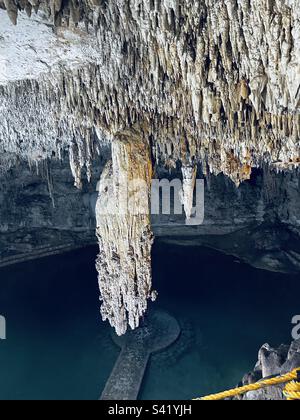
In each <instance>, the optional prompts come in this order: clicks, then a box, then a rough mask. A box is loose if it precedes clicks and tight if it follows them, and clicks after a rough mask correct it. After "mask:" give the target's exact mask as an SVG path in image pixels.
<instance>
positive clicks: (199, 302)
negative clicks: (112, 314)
mask: <svg viewBox="0 0 300 420" xmlns="http://www.w3.org/2000/svg"><path fill="white" fill-rule="evenodd" d="M96 254H97V247H90V248H85V249H83V250H78V251H74V252H71V253H68V254H65V255H58V256H52V257H49V258H44V259H41V260H36V261H31V262H26V263H23V264H19V265H16V266H11V267H7V268H3V269H1V270H0V277H1V285H0V313H1V314H2V315H5V317H6V320H7V340H5V341H0V368H1V375H0V399H1V400H5V399H10V400H15V399H23V400H27V399H35V400H36V399H43V400H45V399H51V400H52V399H53V400H69V399H71V400H77V399H79V400H82V399H83V400H84V399H87V400H96V399H98V398H99V397H100V395H101V392H102V390H103V388H104V386H105V383H106V381H107V379H108V377H109V375H110V373H111V370H112V368H113V366H114V363H115V361H116V359H117V357H118V354H119V349H118V348H117V347H116V345H115V344H113V341H112V339H111V328H110V327H109V326H108V325H107V324H105V323H102V321H101V319H100V316H99V299H98V296H99V291H98V283H97V274H96V271H95V269H94V260H95V258H96ZM153 281H154V287H155V288H156V289H157V290H158V292H159V297H158V300H157V302H156V303H154V304H151V308H152V309H153V308H160V309H163V310H165V311H167V312H169V313H170V314H172V315H173V316H174V317H175V318H176V319H177V320H178V322H179V323H180V325H181V327H182V333H181V336H180V337H179V339H178V342H177V343H175V344H174V345H172V346H171V347H170V348H169V349H167V350H166V353H165V354H164V352H162V353H161V354H157V355H155V356H154V357H153V358H152V359H151V361H150V363H149V365H148V369H147V372H146V375H145V377H144V381H143V385H142V389H141V392H140V399H143V400H146V399H158V400H160V399H161V400H164V399H187V400H188V399H191V398H193V397H197V396H200V395H204V394H207V393H211V392H217V391H219V390H223V389H225V388H228V387H232V386H235V385H236V384H237V383H238V382H239V381H240V380H241V378H242V377H243V375H244V373H245V372H247V371H249V370H251V369H253V366H254V364H255V363H256V360H257V358H256V355H257V351H258V349H259V348H260V347H261V345H262V344H263V343H265V342H268V343H270V344H271V345H273V346H278V345H280V344H281V343H289V342H290V341H291V329H292V326H291V319H292V317H293V316H294V315H295V314H296V313H298V312H299V300H298V296H299V292H300V283H299V276H296V275H284V274H279V273H271V272H268V271H263V270H257V269H254V268H252V267H250V266H248V265H246V264H244V263H241V262H240V261H237V260H236V259H235V258H233V257H231V256H226V255H223V254H220V253H218V252H216V251H214V250H211V249H207V248H200V247H193V246H177V245H170V244H165V243H164V242H161V241H157V242H156V243H155V246H154V249H153Z"/></svg>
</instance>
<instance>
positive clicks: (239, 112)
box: [0, 0, 300, 185]
mask: <svg viewBox="0 0 300 420" xmlns="http://www.w3.org/2000/svg"><path fill="white" fill-rule="evenodd" d="M0 3H1V0H0ZM2 3H3V1H2ZM19 3H20V4H21V2H19ZM19 3H18V4H19ZM23 3H24V4H25V3H26V2H23ZM31 3H32V1H31ZM43 3H49V4H50V2H46V1H45V2H41V4H43ZM58 3H59V2H58ZM73 3H74V4H75V3H76V2H73ZM78 3H79V2H78ZM51 4H52V3H51ZM70 4H71V2H70V1H69V2H63V3H62V6H61V9H60V13H63V14H67V9H68V7H69V6H68V5H70ZM76 4H77V3H76ZM80 4H81V6H80V7H81V9H80V10H81V11H82V12H81V14H80V16H81V17H80V19H81V20H84V19H85V18H88V19H89V20H90V21H92V22H93V25H94V27H95V29H96V33H97V39H98V41H99V44H100V45H101V50H100V51H99V57H98V59H99V62H98V64H97V65H96V64H95V65H89V66H88V67H85V68H84V69H79V70H78V72H75V74H74V73H73V72H71V73H68V74H64V75H62V76H61V75H59V76H58V78H57V80H55V81H53V80H51V84H49V86H47V85H46V82H41V83H40V85H39V89H38V92H30V95H32V97H34V98H35V106H34V109H35V113H36V116H35V120H36V121H38V120H39V118H38V113H39V107H40V109H42V110H43V109H47V106H48V102H51V103H52V105H53V102H54V100H53V99H52V97H53V96H55V98H56V104H57V105H56V106H57V111H56V110H55V113H56V114H57V115H58V118H59V119H60V121H61V120H62V119H67V118H68V116H69V115H72V116H74V118H72V121H71V122H72V131H73V132H74V133H76V124H77V125H78V126H79V127H81V126H82V125H87V126H89V127H93V126H97V127H100V128H101V129H103V130H104V131H105V132H107V133H108V134H109V135H111V134H113V133H115V132H118V131H120V130H124V129H125V128H126V127H131V126H133V125H140V126H142V127H145V129H146V130H147V136H148V137H149V138H151V139H152V142H151V143H152V145H153V152H154V156H155V157H156V158H157V159H158V160H160V161H161V162H163V163H164V164H166V165H167V166H170V167H172V166H175V165H176V162H177V161H178V160H184V159H185V156H186V154H188V155H189V157H191V158H192V159H195V160H200V161H202V162H205V163H206V164H207V167H208V168H209V171H211V172H213V173H215V174H217V173H219V172H223V173H224V174H225V175H228V176H229V177H231V178H232V180H233V181H234V182H235V183H236V184H237V185H239V184H240V183H241V182H242V181H243V180H245V179H248V178H249V177H250V175H251V167H253V166H259V165H260V164H261V162H262V161H264V162H267V163H269V164H270V165H273V166H275V167H276V168H278V169H279V170H281V169H288V168H293V167H295V166H298V165H299V162H300V141H299V139H300V113H299V111H300V108H299V101H300V89H299V72H300V62H299V48H300V44H299V43H300V38H299V37H298V36H297V34H298V33H300V11H299V8H297V7H296V6H297V1H296V0H289V1H287V0H283V1H282V0H280V1H279V0H274V1H272V2H270V1H269V0H253V1H251V2H247V1H245V2H237V1H236V0H220V1H218V2H216V1H213V0H193V1H190V0H185V1H181V0H161V1H154V2H149V1H146V0H145V1H141V0H131V1H130V2H120V1H117V0H114V1H112V2H105V1H103V2H101V4H98V3H97V2H92V1H91V2H89V1H83V2H80ZM78 7H79V6H78ZM90 15H92V17H90ZM253 28H256V30H255V31H253ZM19 90H20V89H19ZM0 94H1V92H0ZM18 94H19V92H18ZM7 109H8V110H9V104H8V106H7ZM24 112H25V113H26V112H29V111H27V109H25V110H24V107H23V108H22V110H20V112H19V113H18V115H19V114H20V113H24ZM12 115H13V113H12V112H11V111H10V110H9V115H8V116H7V117H6V118H8V119H9V118H11V116H12ZM27 120H29V119H28V118H27ZM42 121H43V122H44V121H45V116H44V115H43V119H42ZM0 122H1V115H0ZM33 124H34V123H33ZM12 125H13V124H12V123H11V122H9V124H8V125H7V126H8V127H9V126H12ZM65 125H66V126H67V125H69V122H68V123H67V124H65ZM2 126H3V125H2ZM37 126H38V127H39V128H38V129H37V130H35V131H36V132H37V135H40V133H41V127H43V126H45V124H37ZM32 128H34V127H32V124H31V128H30V130H28V133H29V134H30V136H28V139H27V138H25V137H23V139H22V142H23V144H25V143H27V141H28V142H30V141H31V140H30V138H33V137H34V136H32V132H31V131H32ZM67 128H69V127H67ZM1 130H2V129H1V127H0V141H1V142H2V141H3V140H2V139H4V141H6V140H5V139H9V144H14V141H13V139H12V138H11V137H12V136H16V134H15V133H12V132H10V133H6V132H5V129H3V131H4V132H5V133H4V134H5V135H4V136H3V137H2V136H1ZM6 131H7V130H6ZM45 131H46V130H45ZM48 131H49V130H48ZM58 134H60V133H58ZM25 136H26V133H25ZM47 136H48V133H47ZM47 136H46V134H45V136H44V137H45V138H46V137H47ZM57 138H60V135H58V136H57ZM17 141H18V140H17ZM18 146H19V145H17V146H16V148H17V147H18ZM8 147H10V145H8ZM19 148H20V147H19ZM81 149H82V148H81V146H79V151H80V150H81ZM72 153H73V150H72ZM78 155H79V154H78V153H77V150H76V147H75V149H74V153H73V154H71V157H72V159H71V161H72V169H73V173H74V175H75V178H76V184H78V185H80V181H79V180H78V173H79V169H80V168H79V167H80V166H81V165H82V159H81V157H79V158H77V157H76V156H78ZM73 157H74V159H73ZM76 162H77V163H76ZM78 162H79V163H80V164H79V166H78Z"/></svg>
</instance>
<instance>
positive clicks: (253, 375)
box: [241, 340, 300, 400]
mask: <svg viewBox="0 0 300 420" xmlns="http://www.w3.org/2000/svg"><path fill="white" fill-rule="evenodd" d="M299 366H300V340H296V341H294V342H292V344H291V345H290V346H288V345H281V346H280V347H279V348H277V349H274V348H272V347H271V346H270V345H269V344H264V345H263V346H262V348H261V349H260V350H259V354H258V362H257V364H256V366H255V369H254V370H253V371H252V372H250V373H248V374H247V375H245V377H244V378H243V380H242V383H241V385H249V384H251V383H254V382H257V381H259V380H261V379H265V378H269V377H272V376H277V375H284V374H285V373H288V372H290V371H291V370H294V369H296V368H297V367H299ZM283 389H284V385H279V386H272V387H268V388H265V389H262V390H258V391H251V392H248V393H247V394H246V395H244V396H243V397H242V399H243V400H284V399H285V397H284V396H283V393H282V391H283Z"/></svg>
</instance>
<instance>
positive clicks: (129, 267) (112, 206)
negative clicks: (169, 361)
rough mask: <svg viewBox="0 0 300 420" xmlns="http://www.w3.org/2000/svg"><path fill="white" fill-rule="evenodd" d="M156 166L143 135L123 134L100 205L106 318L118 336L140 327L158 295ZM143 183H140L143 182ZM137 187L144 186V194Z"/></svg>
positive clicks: (114, 151) (101, 277)
mask: <svg viewBox="0 0 300 420" xmlns="http://www.w3.org/2000/svg"><path fill="white" fill-rule="evenodd" d="M151 180H152V162H151V157H150V148H149V147H148V145H147V143H146V142H145V141H144V139H143V138H141V137H139V133H138V134H135V133H134V132H132V131H130V132H123V133H120V134H118V135H117V136H116V137H115V138H114V140H113V143H112V161H111V162H108V164H107V166H106V168H105V170H104V171H103V173H102V176H101V180H100V186H99V198H98V201H97V205H96V218H97V236H98V240H99V246H100V253H99V256H98V260H97V265H96V266H97V269H98V272H99V286H100V291H101V300H102V306H101V314H102V318H103V320H104V321H105V320H109V322H110V324H111V325H112V326H113V327H114V328H115V329H116V333H117V334H118V335H122V334H125V332H126V330H127V326H128V325H129V326H130V327H131V328H132V329H135V328H137V327H138V326H139V322H140V318H141V317H142V316H143V315H144V314H145V312H146V310H147V301H148V299H150V298H151V297H152V296H153V297H154V296H155V294H154V293H152V290H151V287H152V277H151V248H152V243H153V234H152V230H151V219H150V191H151ZM137 182H138V184H137ZM136 188H139V191H138V193H137V192H136Z"/></svg>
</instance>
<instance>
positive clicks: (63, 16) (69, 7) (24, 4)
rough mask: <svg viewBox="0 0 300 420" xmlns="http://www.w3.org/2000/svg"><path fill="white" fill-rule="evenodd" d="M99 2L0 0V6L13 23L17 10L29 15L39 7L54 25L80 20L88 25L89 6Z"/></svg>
mask: <svg viewBox="0 0 300 420" xmlns="http://www.w3.org/2000/svg"><path fill="white" fill-rule="evenodd" d="M100 2H101V0H90V1H89V0H88V1H81V0H67V1H63V0H0V7H2V8H5V9H6V10H7V13H8V16H9V17H10V20H11V21H12V23H13V24H14V25H16V24H17V20H18V13H19V12H21V11H25V12H26V13H27V15H28V16H29V17H30V16H31V14H32V12H33V11H34V12H35V13H37V12H38V11H39V10H40V9H41V10H42V11H43V12H44V13H45V14H46V16H48V18H49V20H50V21H52V22H53V24H54V25H55V26H61V25H66V26H69V24H70V23H72V24H74V25H77V24H78V23H79V22H80V21H84V22H85V23H86V25H88V24H89V16H90V15H91V13H92V11H91V7H93V6H95V5H99V4H100Z"/></svg>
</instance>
